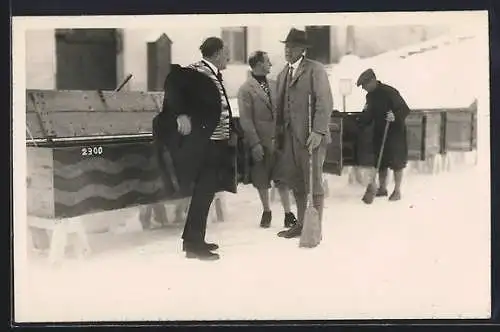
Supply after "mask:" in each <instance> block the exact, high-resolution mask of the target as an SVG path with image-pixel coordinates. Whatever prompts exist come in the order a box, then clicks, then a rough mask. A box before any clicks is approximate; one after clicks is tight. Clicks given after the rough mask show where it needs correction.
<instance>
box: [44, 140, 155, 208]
mask: <svg viewBox="0 0 500 332" xmlns="http://www.w3.org/2000/svg"><path fill="white" fill-rule="evenodd" d="M94 148H95V149H94ZM92 150H95V153H94V152H92V153H90V154H89V153H88V151H87V152H84V153H83V154H82V151H83V150H82V148H81V147H80V146H73V147H65V148H56V149H55V150H54V166H55V169H54V191H55V195H54V196H55V207H56V216H58V217H72V216H77V215H80V214H87V213H92V212H97V211H105V210H114V209H121V208H125V207H129V206H134V205H139V204H151V203H155V202H157V201H159V200H160V199H163V198H164V197H162V185H163V184H162V182H161V177H160V173H159V170H158V168H157V165H156V163H155V161H154V159H153V158H152V146H151V144H150V143H131V144H104V145H101V146H94V147H93V148H92Z"/></svg>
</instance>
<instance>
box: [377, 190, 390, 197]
mask: <svg viewBox="0 0 500 332" xmlns="http://www.w3.org/2000/svg"><path fill="white" fill-rule="evenodd" d="M388 194H389V193H388V192H387V189H385V188H378V190H377V194H376V195H375V196H377V197H383V196H387V195H388Z"/></svg>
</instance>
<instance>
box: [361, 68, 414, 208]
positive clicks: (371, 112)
mask: <svg viewBox="0 0 500 332" xmlns="http://www.w3.org/2000/svg"><path fill="white" fill-rule="evenodd" d="M356 85H357V86H361V87H362V88H363V89H364V90H366V92H367V94H366V104H365V107H364V109H363V112H362V113H361V116H360V117H359V120H360V122H361V124H362V125H367V124H370V123H373V149H374V154H375V162H376V161H377V159H378V155H379V153H380V147H381V145H382V139H383V135H384V128H385V123H386V121H389V122H390V125H389V130H388V132H387V138H386V142H385V146H384V152H383V154H382V160H381V164H380V169H379V188H378V190H377V196H387V195H388V192H387V172H388V168H391V169H392V170H393V172H394V182H395V187H394V191H393V192H392V194H391V196H390V197H389V200H391V201H397V200H399V199H401V182H402V180H403V169H404V168H405V167H406V164H407V162H408V145H407V139H406V124H405V120H406V117H407V116H408V114H409V113H410V109H409V107H408V105H407V104H406V102H405V100H404V99H403V97H401V95H400V94H399V91H398V90H396V89H394V88H393V87H391V86H389V85H387V84H384V83H382V82H380V81H378V80H377V77H376V76H375V73H374V72H373V70H372V69H367V70H366V71H364V72H363V73H362V74H361V75H360V76H359V78H358V81H357V83H356Z"/></svg>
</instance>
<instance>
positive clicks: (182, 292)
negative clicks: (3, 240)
mask: <svg viewBox="0 0 500 332" xmlns="http://www.w3.org/2000/svg"><path fill="white" fill-rule="evenodd" d="M12 40H13V48H12V50H13V51H12V54H13V142H14V150H13V155H14V158H13V165H14V166H13V169H14V174H15V178H14V180H13V184H14V189H13V190H14V196H13V197H14V223H13V232H14V260H15V261H14V310H15V317H14V320H15V321H16V322H18V323H28V322H44V323H46V322H96V321H101V322H118V321H122V322H127V321H136V322H137V321H188V320H189V321H207V320H208V321H228V320H358V319H359V320H365V319H366V320H373V319H488V318H490V317H491V294H490V292H491V263H490V262H491V257H490V256H491V255H490V247H491V243H490V239H491V235H490V232H491V225H490V223H491V216H490V205H491V199H490V125H489V122H490V120H489V115H490V104H489V98H490V91H489V61H490V60H489V37H488V13H487V12H486V11H455V12H451V11H450V12H446V11H443V12H439V11H437V12H398V13H396V12H386V13H382V12H379V13H316V14H305V13H300V14H297V13H295V14H294V13H290V14H258V15H257V14H216V15H215V14H214V15H208V14H207V15H151V16H78V17H76V16H75V17H64V16H59V17H56V16H54V17H48V16H47V17H43V16H39V17H14V18H13V22H12Z"/></svg>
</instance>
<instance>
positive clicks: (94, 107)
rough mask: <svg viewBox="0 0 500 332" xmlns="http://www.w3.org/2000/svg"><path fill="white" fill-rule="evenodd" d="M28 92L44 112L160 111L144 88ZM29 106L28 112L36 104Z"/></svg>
mask: <svg viewBox="0 0 500 332" xmlns="http://www.w3.org/2000/svg"><path fill="white" fill-rule="evenodd" d="M26 95H27V99H29V98H31V97H29V96H30V95H33V96H34V97H35V99H36V100H37V101H38V103H37V104H38V105H39V107H40V110H41V111H42V112H65V111H70V112H92V111H95V112H102V111H121V112H138V111H144V110H147V111H157V110H158V109H157V106H156V103H155V101H154V99H153V97H152V96H151V94H149V93H148V92H144V91H118V92H114V91H101V92H98V91H81V90H27V91H26ZM27 106H29V108H27V111H28V112H32V111H35V109H34V107H33V105H27Z"/></svg>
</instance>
